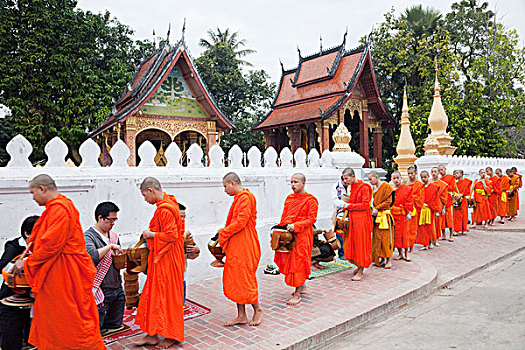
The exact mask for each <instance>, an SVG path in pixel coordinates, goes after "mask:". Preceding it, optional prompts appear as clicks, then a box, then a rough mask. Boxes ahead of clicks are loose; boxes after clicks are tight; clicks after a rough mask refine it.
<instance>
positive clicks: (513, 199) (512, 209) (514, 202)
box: [507, 170, 521, 221]
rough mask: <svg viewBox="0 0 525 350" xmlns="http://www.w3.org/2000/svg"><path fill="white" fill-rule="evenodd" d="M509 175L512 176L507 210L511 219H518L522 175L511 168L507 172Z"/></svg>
mask: <svg viewBox="0 0 525 350" xmlns="http://www.w3.org/2000/svg"><path fill="white" fill-rule="evenodd" d="M507 175H509V177H510V187H509V192H508V193H509V195H508V197H509V211H508V212H507V216H508V217H510V221H514V220H516V216H517V215H518V203H519V197H518V191H519V189H520V186H521V180H520V177H519V176H518V175H517V174H515V173H514V172H513V171H512V170H509V171H508V172H507Z"/></svg>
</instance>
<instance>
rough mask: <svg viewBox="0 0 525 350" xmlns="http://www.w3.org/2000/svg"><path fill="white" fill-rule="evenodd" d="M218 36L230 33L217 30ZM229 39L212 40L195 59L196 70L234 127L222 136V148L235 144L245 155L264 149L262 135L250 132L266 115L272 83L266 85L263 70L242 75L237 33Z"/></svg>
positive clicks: (269, 103)
mask: <svg viewBox="0 0 525 350" xmlns="http://www.w3.org/2000/svg"><path fill="white" fill-rule="evenodd" d="M210 32H211V31H208V33H210ZM217 32H218V33H229V30H228V29H226V30H224V31H221V30H220V29H217ZM211 33H213V32H211ZM231 37H234V39H235V40H214V41H213V44H210V46H209V47H208V48H207V50H206V51H205V52H204V53H203V54H202V56H201V57H199V58H197V59H196V63H197V68H198V70H199V73H200V75H201V76H202V78H203V80H204V82H205V83H206V86H207V87H208V90H209V91H210V93H211V95H212V96H213V97H214V98H215V100H216V102H217V104H218V105H219V108H220V109H221V111H222V112H223V113H224V114H225V115H226V116H227V117H229V118H230V119H231V120H232V121H233V123H234V129H233V130H232V131H229V132H226V133H225V134H224V135H223V137H222V139H221V146H223V147H224V148H225V149H226V150H227V149H229V148H230V147H231V146H233V145H234V144H238V145H239V146H240V147H241V148H242V149H243V150H244V151H247V150H248V149H249V148H250V147H251V146H258V147H259V148H263V147H264V139H263V136H262V132H252V131H251V128H252V126H253V125H255V124H256V123H257V122H259V121H260V120H261V119H262V118H263V117H264V115H265V114H266V113H267V112H268V111H269V108H270V105H271V101H272V98H273V96H274V93H275V88H276V87H275V83H271V82H269V81H268V79H269V76H268V74H267V73H266V72H265V71H264V70H250V71H249V72H248V73H245V74H243V71H242V68H241V67H242V65H243V64H244V61H243V60H241V59H240V57H244V56H245V55H239V54H238V51H236V50H237V49H238V47H237V46H236V43H239V42H244V40H241V41H239V40H238V39H237V33H233V34H231ZM203 40H204V39H201V43H202V42H203Z"/></svg>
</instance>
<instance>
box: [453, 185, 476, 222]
mask: <svg viewBox="0 0 525 350" xmlns="http://www.w3.org/2000/svg"><path fill="white" fill-rule="evenodd" d="M471 187H472V180H470V179H467V178H463V179H461V180H459V181H458V182H456V189H455V190H454V194H460V195H461V196H463V202H462V203H461V207H460V208H459V209H453V210H454V231H456V232H467V231H468V200H467V197H468V196H469V195H470V188H471Z"/></svg>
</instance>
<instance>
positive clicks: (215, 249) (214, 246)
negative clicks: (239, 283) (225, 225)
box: [208, 233, 226, 267]
mask: <svg viewBox="0 0 525 350" xmlns="http://www.w3.org/2000/svg"><path fill="white" fill-rule="evenodd" d="M208 250H209V251H210V253H211V255H213V257H214V258H215V259H216V260H214V261H212V262H211V263H210V265H211V266H213V267H224V262H223V261H222V259H223V258H224V257H225V256H226V254H224V252H223V251H222V247H221V246H220V245H219V233H217V234H216V235H215V236H213V237H212V239H211V240H210V242H209V243H208Z"/></svg>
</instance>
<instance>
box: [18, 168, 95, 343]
mask: <svg viewBox="0 0 525 350" xmlns="http://www.w3.org/2000/svg"><path fill="white" fill-rule="evenodd" d="M29 190H30V191H31V193H32V194H33V199H34V200H35V202H37V203H38V205H40V206H45V207H46V209H45V210H44V212H43V213H42V216H40V218H39V219H38V220H37V222H36V223H35V226H34V227H33V232H32V234H31V236H30V238H29V241H28V245H29V246H30V247H31V252H32V254H31V255H29V257H28V258H27V259H26V260H25V261H22V260H18V261H17V262H16V264H15V267H14V268H13V270H12V271H13V272H14V273H15V274H21V273H22V271H24V274H25V276H26V278H27V281H28V282H29V284H30V285H31V290H32V292H33V295H34V297H35V304H34V309H33V311H34V318H33V322H32V324H31V331H30V334H29V343H30V344H31V345H34V346H36V347H38V348H39V349H45V350H48V349H57V350H59V349H86V350H87V349H105V346H104V343H103V341H102V337H101V335H100V330H99V324H98V309H97V305H96V303H95V297H94V295H93V292H92V286H93V280H94V279H95V274H96V272H97V269H96V268H95V265H94V264H93V261H92V260H91V258H90V257H89V254H88V253H87V251H86V241H85V239H84V233H83V230H82V227H81V226H80V220H79V213H78V211H77V209H76V208H75V206H74V205H73V202H72V201H71V200H70V199H68V198H66V197H64V196H63V195H61V194H60V193H58V190H57V187H56V184H55V182H54V181H53V179H52V178H51V177H50V176H49V175H44V174H42V175H38V176H36V177H35V178H34V179H33V180H31V182H30V183H29Z"/></svg>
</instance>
